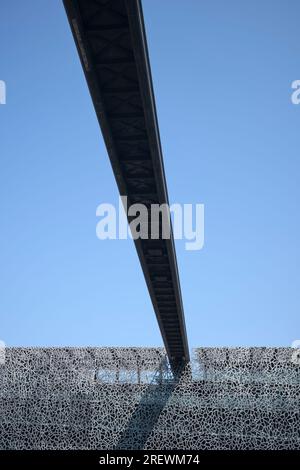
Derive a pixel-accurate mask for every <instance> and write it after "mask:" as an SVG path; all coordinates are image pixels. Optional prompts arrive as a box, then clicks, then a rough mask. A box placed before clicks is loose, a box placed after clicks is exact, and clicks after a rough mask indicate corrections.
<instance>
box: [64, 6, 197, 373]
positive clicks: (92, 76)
mask: <svg viewBox="0 0 300 470" xmlns="http://www.w3.org/2000/svg"><path fill="white" fill-rule="evenodd" d="M64 5H65V9H66V12H67V16H68V20H69V23H70V26H71V30H72V33H73V37H74V40H75V43H76V47H77V50H78V53H79V56H80V60H81V64H82V67H83V71H84V73H85V77H86V80H87V84H88V87H89V90H90V94H91V97H92V100H93V103H94V107H95V111H96V114H97V117H98V121H99V124H100V127H101V130H102V134H103V138H104V141H105V144H106V148H107V152H108V155H109V158H110V161H111V165H112V168H113V171H114V175H115V178H116V182H117V185H118V188H119V192H120V194H121V195H123V196H125V195H126V196H127V197H128V203H129V205H131V204H134V203H135V202H139V203H144V204H146V205H147V206H149V205H150V204H152V203H156V204H163V203H167V204H168V194H167V185H166V179H165V172H164V166H163V158H162V150H161V143H160V136H159V129H158V121H157V114H156V107H155V100H154V93H153V85H152V78H151V71H150V63H149V56H148V49H147V42H146V34H145V26H144V20H143V12H142V7H141V2H140V1H139V0H64ZM171 232H172V231H171ZM135 246H136V249H137V253H138V256H139V259H140V263H141V267H142V270H143V273H144V276H145V280H146V283H147V286H148V290H149V293H150V297H151V300H152V303H153V307H154V310H155V313H156V317H157V320H158V324H159V328H160V331H161V334H162V338H163V341H164V345H165V348H166V351H167V354H168V357H169V360H170V364H171V366H172V368H173V370H174V371H175V370H177V369H178V367H179V368H180V367H181V366H182V365H184V364H185V363H186V362H188V361H189V350H188V343H187V336H186V328H185V320H184V312H183V306H182V299H181V290H180V284H179V276H178V269H177V261H176V254H175V247H174V240H173V234H172V233H171V238H170V239H162V237H161V236H160V238H159V239H157V240H154V239H147V240H142V239H137V240H135Z"/></svg>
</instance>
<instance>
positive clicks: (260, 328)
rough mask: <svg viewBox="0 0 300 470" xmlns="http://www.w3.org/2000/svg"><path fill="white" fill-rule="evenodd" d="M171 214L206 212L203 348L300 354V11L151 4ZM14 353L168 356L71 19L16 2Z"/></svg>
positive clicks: (229, 4) (3, 146) (30, 2)
mask: <svg viewBox="0 0 300 470" xmlns="http://www.w3.org/2000/svg"><path fill="white" fill-rule="evenodd" d="M143 5H144V15H145V22H146V29H147V37H148V45H149V49H150V59H151V66H152V74H153V81H154V89H155V96H156V103H157V109H158V118H159V125H160V132H161V139H162V146H163V153H164V161H165V169H166V176H167V182H168V189H169V197H170V202H179V203H204V204H205V246H204V249H203V250H201V251H199V252H193V251H190V252H189V251H185V248H184V241H177V242H176V247H177V257H178V264H179V271H180V278H181V286H182V294H183V301H184V306H185V315H186V324H187V332H188V337H189V343H190V346H192V347H194V346H217V345H218V346H260V345H266V346H289V345H290V344H291V342H292V341H293V340H294V339H297V338H299V337H300V315H299V310H300V289H299V285H300V248H299V231H300V223H299V207H298V203H299V200H300V185H299V177H300V162H299V145H298V141H299V138H298V135H299V129H300V105H299V106H295V105H293V104H292V103H291V98H290V97H291V93H292V90H291V83H292V81H293V80H296V79H300V49H299V42H300V31H299V14H300V3H299V1H298V0H288V1H287V0H251V1H250V0H249V1H246V0H244V1H242V2H241V1H240V0H228V1H226V2H224V1H223V0H202V1H197V0H185V1H183V0H181V1H179V0H164V1H161V0H144V2H143ZM0 16H1V29H0V58H1V64H0V65H1V66H0V79H1V80H5V82H6V85H7V104H6V105H1V106H0V125H1V126H0V132H1V138H0V152H1V158H0V209H1V231H0V247H1V248H0V285H1V296H0V338H1V339H3V340H4V341H5V342H6V343H7V345H24V346H25V345H26V346H27V345H28V346H29V345H34V346H39V345H44V346H49V345H55V346H58V345H74V346H75V345H78V346H85V345H95V346H97V345H99V346H101V345H103V346H105V345H108V346H112V345H115V346H120V345H124V346H130V345H133V346H153V345H161V344H162V342H161V338H160V334H159V330H158V327H157V324H156V319H155V316H154V313H153V310H152V306H151V303H150V299H149V296H148V293H147V289H146V286H145V282H144V279H143V275H142V272H141V269H140V266H139V263H138V258H137V255H136V252H135V248H134V245H133V242H132V241H131V240H127V241H125V240H120V241H118V240H116V241H112V240H107V241H100V240H98V239H97V238H96V233H95V229H96V223H97V218H96V215H95V212H96V207H97V206H98V204H100V203H101V202H110V203H113V204H116V203H117V200H118V192H117V188H116V184H115V181H114V178H113V174H112V170H111V167H110V163H109V160H108V157H107V153H106V150H105V147H104V144H103V140H102V136H101V134H100V131H99V127H98V123H97V120H96V117H95V113H94V110H93V106H92V102H91V99H90V96H89V94H88V90H87V86H86V83H85V80H84V77H83V73H82V70H81V66H80V64H79V59H78V57H77V53H76V51H75V46H74V43H73V39H72V37H71V33H70V30H69V25H68V23H67V19H66V16H65V12H64V9H63V7H62V2H61V1H59V0H43V1H41V0H27V1H26V2H22V1H20V0H19V1H8V0H6V1H2V2H1V6H0Z"/></svg>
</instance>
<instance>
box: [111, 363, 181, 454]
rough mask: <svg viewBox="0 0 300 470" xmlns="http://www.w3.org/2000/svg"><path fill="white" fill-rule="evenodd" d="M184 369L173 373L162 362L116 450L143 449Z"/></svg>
mask: <svg viewBox="0 0 300 470" xmlns="http://www.w3.org/2000/svg"><path fill="white" fill-rule="evenodd" d="M182 372H183V370H182V369H178V371H177V373H176V374H174V375H173V374H171V373H170V371H169V370H168V368H167V366H166V362H165V361H164V362H162V363H161V364H160V367H159V368H158V369H157V371H156V373H155V376H154V379H153V380H152V382H151V383H150V384H149V385H148V387H147V389H146V390H145V392H144V394H143V395H142V398H141V400H140V402H139V403H138V405H137V407H136V409H135V411H134V412H133V414H132V416H131V417H130V419H129V421H128V423H127V426H126V429H125V430H124V432H123V434H122V435H121V437H120V439H119V441H118V443H117V444H116V447H115V449H116V450H141V449H143V448H144V446H145V444H146V442H147V439H148V437H149V436H150V434H151V432H152V430H153V429H154V427H155V425H156V423H157V421H158V419H159V416H160V414H161V413H162V411H163V409H164V408H165V406H166V404H167V402H168V400H169V398H170V397H171V395H172V393H173V391H174V389H175V388H176V385H177V384H178V382H179V379H180V377H181V375H182Z"/></svg>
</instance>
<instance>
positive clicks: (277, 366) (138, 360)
mask: <svg viewBox="0 0 300 470" xmlns="http://www.w3.org/2000/svg"><path fill="white" fill-rule="evenodd" d="M292 355H293V350H292V349H290V348H279V349H272V348H249V349H246V348H234V349H227V348H201V349H196V350H194V353H193V359H192V362H191V363H190V364H189V366H187V367H186V368H185V370H184V371H182V373H181V374H180V376H179V377H178V378H177V379H174V377H173V376H172V374H171V373H170V370H169V367H168V364H167V361H166V357H165V352H164V350H163V349H159V348H158V349H154V348H149V349H144V348H137V349H133V348H132V349H129V348H82V349H80V348H78V349H77V348H41V349H40V348H7V349H6V351H5V363H4V364H3V365H0V387H1V389H0V448H1V449H114V448H119V449H136V448H145V449H300V406H299V405H300V366H299V363H297V361H293V360H292ZM298 362H299V361H298Z"/></svg>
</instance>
